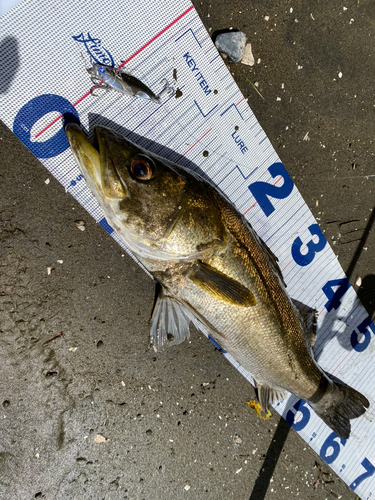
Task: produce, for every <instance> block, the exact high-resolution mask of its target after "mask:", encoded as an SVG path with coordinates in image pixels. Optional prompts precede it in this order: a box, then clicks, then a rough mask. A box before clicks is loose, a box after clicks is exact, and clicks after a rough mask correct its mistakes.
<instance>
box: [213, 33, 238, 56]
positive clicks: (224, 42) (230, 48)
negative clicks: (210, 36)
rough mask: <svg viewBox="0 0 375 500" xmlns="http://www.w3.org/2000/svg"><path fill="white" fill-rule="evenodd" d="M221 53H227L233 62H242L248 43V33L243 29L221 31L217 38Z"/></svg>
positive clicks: (217, 46)
mask: <svg viewBox="0 0 375 500" xmlns="http://www.w3.org/2000/svg"><path fill="white" fill-rule="evenodd" d="M215 45H216V48H217V50H218V51H219V52H220V53H223V54H225V55H226V56H228V58H229V59H230V60H231V61H233V62H240V61H241V59H242V57H243V53H244V50H245V45H246V35H245V33H242V31H232V32H228V33H220V35H218V36H217V38H216V40H215Z"/></svg>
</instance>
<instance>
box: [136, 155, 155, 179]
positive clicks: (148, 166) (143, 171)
mask: <svg viewBox="0 0 375 500" xmlns="http://www.w3.org/2000/svg"><path fill="white" fill-rule="evenodd" d="M154 171H155V165H154V162H153V161H152V160H151V159H150V158H147V156H143V155H138V156H135V157H134V158H133V159H132V162H131V164H130V174H131V176H132V177H133V179H135V180H137V181H149V180H150V179H152V178H153V177H154Z"/></svg>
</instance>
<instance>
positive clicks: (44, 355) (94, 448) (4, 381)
mask: <svg viewBox="0 0 375 500" xmlns="http://www.w3.org/2000/svg"><path fill="white" fill-rule="evenodd" d="M196 9H197V11H198V13H199V14H200V16H201V18H202V20H203V23H204V24H205V26H206V28H207V29H208V30H209V29H211V34H212V33H213V31H215V30H221V29H224V28H228V27H231V26H233V27H235V28H238V29H240V30H241V31H243V32H244V33H246V35H247V38H248V42H250V43H251V44H252V51H253V55H254V59H255V65H254V66H246V65H243V64H240V63H237V64H234V63H231V64H229V63H228V67H229V69H230V71H231V73H232V74H233V77H234V79H235V80H236V82H237V84H238V85H239V87H240V89H241V90H242V92H243V94H244V96H245V97H246V98H248V102H249V105H250V107H251V108H252V110H253V111H254V113H255V115H256V117H257V118H258V120H259V122H260V124H261V125H262V127H263V128H264V130H265V132H266V133H267V135H268V137H269V139H270V140H271V143H272V144H273V146H274V147H275V149H276V150H277V153H278V155H279V156H280V158H281V160H282V162H283V163H284V165H285V166H286V168H287V170H288V171H289V173H290V175H291V176H292V178H293V180H294V182H295V184H296V186H297V187H298V189H299V190H300V192H301V193H302V195H303V197H304V199H305V201H306V203H307V204H308V206H309V207H310V209H311V210H312V212H313V214H314V216H315V217H316V218H317V220H318V222H319V223H320V225H321V228H322V229H323V230H324V232H325V235H326V237H327V239H328V240H329V241H330V243H331V245H332V247H333V250H334V252H335V253H336V255H337V257H338V259H339V261H340V263H341V265H342V266H343V269H344V270H345V271H347V272H348V276H349V278H350V281H351V283H352V285H353V286H354V287H355V288H356V290H358V291H359V294H360V296H361V297H362V300H363V302H364V304H365V305H366V307H367V309H368V311H369V313H370V314H373V312H374V302H373V300H374V299H373V297H374V289H375V285H374V282H375V275H374V263H375V257H374V243H375V237H374V230H373V219H374V214H375V212H373V208H374V204H375V199H374V190H375V168H374V151H375V148H374V130H375V127H374V125H375V124H374V105H375V102H374V95H373V61H374V56H375V44H374V34H375V31H374V28H375V4H374V3H373V2H371V1H365V0H353V1H351V2H350V3H349V2H345V1H337V0H331V1H330V2H322V1H317V0H316V1H314V0H312V1H309V2H306V1H302V0H299V1H297V0H291V1H272V2H271V1H269V0H262V1H260V0H259V1H254V0H252V1H245V0H239V1H233V2H229V1H225V0H217V1H216V2H215V3H214V2H212V4H210V3H209V2H207V1H204V2H199V3H197V4H196ZM249 81H250V82H251V84H250V83H249ZM252 84H253V85H254V86H255V87H256V89H257V90H258V92H259V93H260V94H261V95H259V94H258V93H257V92H256V91H255V90H254V87H253V85H252ZM0 162H1V169H0V221H1V222H0V224H1V226H0V230H1V239H0V266H1V272H0V360H1V363H0V498H1V499H4V500H29V499H30V500H31V499H34V498H41V499H48V500H55V499H58V500H60V499H64V500H65V499H70V498H71V499H82V500H89V499H93V500H99V499H105V500H117V499H119V500H120V499H121V500H122V499H131V500H133V499H134V500H142V499H145V500H148V499H150V498H156V499H162V500H164V499H168V500H169V499H172V498H173V499H180V498H190V499H191V500H193V499H194V500H195V499H202V498H207V499H215V500H216V499H223V498H235V499H236V500H263V499H267V500H269V499H272V498H277V499H281V500H283V499H290V498H295V497H299V496H300V497H303V498H305V499H319V500H321V499H322V500H323V499H326V498H328V499H339V498H342V499H343V500H349V499H354V498H355V494H354V493H353V492H352V491H351V490H350V489H349V488H348V487H347V486H346V485H345V484H344V483H343V482H342V481H341V480H340V479H339V478H338V477H337V476H336V475H335V474H334V473H332V472H331V470H330V468H329V466H327V465H325V464H324V462H323V461H322V460H321V459H320V458H319V457H318V456H317V455H316V454H315V453H314V452H313V451H312V450H311V449H310V448H309V447H308V446H307V445H306V444H305V442H304V441H303V440H302V439H301V438H300V437H299V436H298V435H297V434H296V433H295V432H294V431H293V430H289V426H288V425H287V424H285V422H284V421H282V420H281V421H279V417H278V416H277V415H274V417H273V419H271V420H270V421H268V422H265V421H261V420H259V419H258V417H257V416H256V414H255V413H254V412H253V411H252V410H250V409H249V408H248V406H247V405H246V401H247V400H249V399H251V398H253V397H254V390H253V388H252V387H251V386H250V385H249V384H248V382H247V381H246V380H245V379H244V378H243V377H242V376H241V375H240V374H239V373H238V372H237V371H236V370H235V369H234V368H233V367H232V366H231V365H230V364H229V363H228V362H227V361H226V359H225V358H224V357H223V356H222V355H221V354H220V353H219V352H218V351H217V350H216V349H215V348H214V346H213V345H212V344H211V343H210V342H209V341H208V340H206V339H205V338H204V337H203V335H201V334H200V333H199V332H197V331H193V332H192V335H191V339H190V342H189V343H186V344H181V345H179V346H177V347H174V348H173V349H170V350H169V351H168V352H165V353H161V354H155V353H154V352H152V351H150V350H149V349H148V347H147V345H148V330H149V322H148V321H149V316H150V312H151V309H152V304H153V299H154V285H153V282H152V281H151V280H150V279H149V278H148V277H147V275H146V274H145V273H144V272H143V271H142V270H141V269H140V268H138V267H137V265H136V264H135V263H134V262H133V261H132V260H131V259H130V258H129V257H128V256H127V255H124V252H123V251H122V249H121V248H120V247H119V246H118V245H117V244H116V243H115V242H114V241H113V240H112V238H111V237H110V236H109V235H108V234H107V233H106V232H105V231H104V230H103V229H102V228H101V227H100V226H99V225H98V224H96V223H95V221H94V220H93V219H91V218H90V216H89V215H88V214H87V213H86V212H85V211H84V209H83V208H82V207H81V206H80V205H79V204H78V203H77V202H75V200H74V199H73V198H72V197H71V196H70V195H69V194H67V193H65V191H64V189H63V188H62V187H61V185H60V184H58V183H57V181H55V180H54V179H53V178H52V177H51V175H50V174H49V172H48V171H47V170H46V169H45V168H44V167H43V166H42V165H41V163H40V162H39V161H38V160H37V159H36V158H35V157H33V156H32V154H31V153H30V152H29V151H28V150H27V149H26V148H25V147H24V146H23V145H22V144H21V143H20V142H19V141H18V139H16V138H15V136H13V134H12V133H11V132H10V131H9V130H8V129H7V128H6V127H5V126H4V125H1V126H0ZM47 179H49V180H50V182H49V183H48V184H47V183H46V182H45V181H46V180H47ZM77 221H84V222H85V230H84V231H81V230H80V229H79V228H78V227H77ZM359 278H360V279H359ZM356 283H357V284H356ZM359 284H361V286H359ZM314 485H315V487H316V489H314Z"/></svg>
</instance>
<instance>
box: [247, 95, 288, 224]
mask: <svg viewBox="0 0 375 500" xmlns="http://www.w3.org/2000/svg"><path fill="white" fill-rule="evenodd" d="M240 102H241V101H240ZM282 178H283V177H281V176H280V177H279V178H278V179H277V181H276V182H274V183H273V185H274V186H276V184H277V183H278V182H280V181H281V179H282ZM257 203H258V202H257V201H256V202H255V203H253V204H252V205H251V207H250V208H248V209H247V210H246V212H244V213H243V214H242V215H246V214H247V212H249V211H250V210H251V209H252V208H254V207H255V205H256V204H257Z"/></svg>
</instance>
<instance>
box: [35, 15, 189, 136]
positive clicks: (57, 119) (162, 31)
mask: <svg viewBox="0 0 375 500" xmlns="http://www.w3.org/2000/svg"><path fill="white" fill-rule="evenodd" d="M192 9H194V5H192V6H191V7H189V8H188V9H187V10H185V12H183V13H182V14H181V15H180V16H178V17H177V18H176V19H175V20H174V21H172V22H171V23H170V24H168V26H166V27H165V28H164V29H162V30H161V31H160V33H158V34H157V35H155V36H154V37H153V38H151V40H149V41H148V42H147V43H146V44H145V45H143V47H141V48H140V49H138V50H137V51H136V52H134V54H133V55H132V56H130V57H128V59H126V61H124V62H123V63H122V64H120V66H118V68H122V67H123V66H124V64H126V63H127V62H129V61H130V60H131V59H133V57H135V56H136V55H138V54H139V53H140V52H142V50H144V49H145V48H146V47H148V46H149V45H150V43H152V42H154V41H155V40H156V39H157V38H159V36H160V35H162V34H163V33H165V32H166V31H167V30H168V29H169V28H170V27H171V26H173V25H174V24H175V23H177V21H179V20H180V19H182V18H183V17H184V16H186V14H187V13H188V12H190V11H191V10H192ZM88 95H90V91H89V92H86V94H85V95H83V96H82V97H80V98H79V99H78V101H76V102H75V103H74V104H73V106H74V107H75V106H77V104H79V103H80V102H82V101H83V100H84V99H86V97H87V96H88ZM61 118H62V115H60V116H58V117H57V118H55V119H54V120H53V121H52V122H51V123H49V124H48V125H47V126H46V127H44V129H42V130H41V131H40V132H38V133H37V134H35V139H36V138H37V137H39V136H40V135H42V134H43V132H45V131H46V130H48V129H49V128H50V127H52V125H54V124H55V123H56V122H58V121H59V120H60V119H61Z"/></svg>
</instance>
